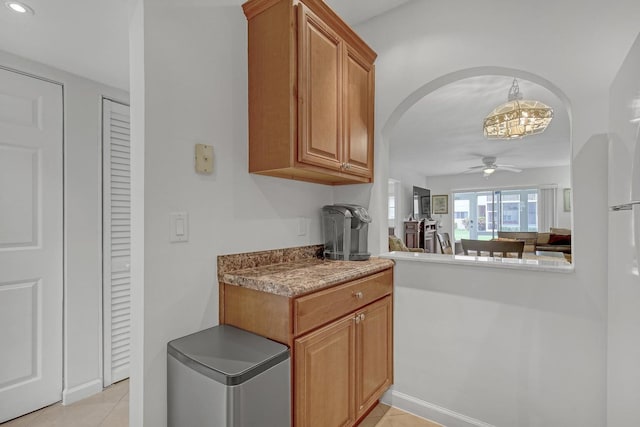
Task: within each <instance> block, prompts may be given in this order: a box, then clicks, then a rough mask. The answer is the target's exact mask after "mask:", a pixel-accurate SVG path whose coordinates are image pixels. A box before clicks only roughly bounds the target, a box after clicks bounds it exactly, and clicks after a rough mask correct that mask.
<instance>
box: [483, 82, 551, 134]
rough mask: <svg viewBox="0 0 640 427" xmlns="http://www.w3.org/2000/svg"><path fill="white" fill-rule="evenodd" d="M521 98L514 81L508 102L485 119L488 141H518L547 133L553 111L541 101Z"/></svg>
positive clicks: (516, 83)
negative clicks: (517, 139) (528, 136)
mask: <svg viewBox="0 0 640 427" xmlns="http://www.w3.org/2000/svg"><path fill="white" fill-rule="evenodd" d="M521 98H522V95H520V90H519V88H518V82H517V81H516V79H513V85H512V86H511V89H510V90H509V100H508V102H506V103H504V104H501V105H499V106H497V107H496V108H495V109H494V110H493V111H492V112H491V113H489V115H488V116H487V117H486V118H485V119H484V124H483V129H484V136H485V137H486V138H487V139H516V138H522V137H524V136H527V135H535V134H538V133H542V132H544V131H545V129H546V128H547V126H549V123H551V120H552V119H553V109H552V108H551V107H549V106H547V105H545V104H544V103H542V102H540V101H533V100H528V99H525V100H523V99H521Z"/></svg>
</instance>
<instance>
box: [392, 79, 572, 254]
mask: <svg viewBox="0 0 640 427" xmlns="http://www.w3.org/2000/svg"><path fill="white" fill-rule="evenodd" d="M514 78H515V79H517V80H518V83H519V85H520V88H521V89H522V93H523V95H524V98H525V99H536V100H540V101H542V102H544V103H546V104H547V105H550V106H551V107H552V108H553V109H554V119H553V121H552V124H551V125H550V126H549V128H548V129H547V130H546V131H545V132H544V133H542V134H539V135H531V136H526V137H524V138H522V139H518V140H508V141H505V140H490V141H489V140H487V139H486V138H485V137H484V135H483V132H482V120H483V119H484V117H485V116H486V115H487V114H488V113H489V112H490V111H491V110H493V108H494V107H495V106H497V105H499V104H501V103H504V102H506V101H507V93H508V91H509V88H510V85H511V82H512V80H513V79H514ZM382 136H383V138H384V141H385V143H386V144H387V146H388V147H389V178H390V179H393V180H396V181H400V182H401V185H400V187H401V190H400V194H397V195H396V197H399V198H401V200H402V203H401V205H402V206H406V207H407V209H406V210H404V211H403V212H399V213H397V214H396V215H401V216H402V217H403V218H404V219H407V220H417V221H424V222H423V223H421V224H420V226H419V228H420V230H422V231H421V235H420V237H419V238H418V239H417V241H419V242H421V245H420V247H422V248H424V249H425V251H426V252H436V253H440V252H441V250H440V247H439V245H438V244H437V243H435V244H434V243H433V240H435V241H436V242H437V239H436V238H435V237H436V236H437V235H438V234H444V233H446V234H448V235H449V236H450V239H451V241H452V244H453V243H454V241H455V243H457V244H456V245H454V252H457V253H462V249H463V248H462V247H461V240H463V239H472V240H503V239H506V238H507V237H504V236H507V235H509V236H510V237H509V238H518V239H525V238H526V239H527V244H526V245H525V252H529V259H532V258H533V259H542V258H549V259H550V258H553V257H557V258H558V260H559V261H560V260H562V261H565V260H566V261H568V262H571V260H572V258H571V252H572V251H571V241H570V240H571V234H572V233H571V229H572V213H571V203H570V201H571V190H570V189H571V158H572V154H571V105H570V102H569V100H568V98H567V96H566V95H565V94H564V92H563V91H562V90H560V88H558V87H557V86H556V85H554V84H553V83H552V82H550V81H548V80H546V79H544V78H542V77H540V76H538V75H535V74H532V73H529V72H526V71H522V70H516V69H510V68H504V67H476V68H470V69H465V70H460V71H456V72H453V73H449V74H446V75H444V76H441V77H439V78H437V79H434V80H432V81H430V82H428V83H426V84H424V85H422V86H421V87H419V88H418V89H416V90H415V91H414V92H413V93H411V94H410V95H409V96H407V97H406V98H405V99H404V100H403V101H402V102H400V104H398V106H397V107H396V108H395V110H394V111H393V113H392V114H391V115H390V117H389V119H388V120H387V121H386V123H385V124H384V126H383V129H382ZM490 163H491V164H493V165H496V166H497V169H496V168H487V167H486V166H487V165H488V164H490ZM488 169H489V173H487V172H486V171H487V170H488ZM491 169H493V170H491ZM483 172H484V173H483ZM494 172H495V173H494ZM414 187H418V188H424V189H427V190H430V195H431V203H430V205H431V206H432V208H431V209H432V210H431V212H429V213H428V214H426V215H425V214H424V213H423V212H419V213H416V212H414V211H413V210H412V207H413V206H418V205H419V204H418V203H412V202H411V198H412V197H413V194H414V192H415V190H414ZM434 196H437V197H434ZM434 203H435V206H434ZM427 224H428V225H429V226H428V227H427ZM398 228H399V227H396V229H398ZM400 228H401V229H400V230H397V231H396V233H395V234H396V236H397V237H400V238H402V239H403V240H405V241H406V240H407V238H408V237H407V236H406V235H405V230H404V229H403V228H402V227H400ZM427 229H429V230H432V232H427ZM508 233H522V234H518V235H513V234H508ZM558 235H563V236H567V237H566V238H564V239H560V240H559V238H558V237H557V236H558ZM440 237H442V236H440ZM425 239H427V242H426V243H425V241H424V240H425ZM429 239H433V240H432V243H431V245H429ZM412 240H416V239H415V238H414V239H412ZM557 241H560V242H561V244H560V243H555V242H557ZM456 248H457V251H456V250H455V249H456ZM552 252H555V253H552ZM477 254H478V255H480V253H477ZM482 255H485V254H482ZM549 259H547V260H549Z"/></svg>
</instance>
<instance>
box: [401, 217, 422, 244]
mask: <svg viewBox="0 0 640 427" xmlns="http://www.w3.org/2000/svg"><path fill="white" fill-rule="evenodd" d="M420 225H421V223H420V221H405V222H404V244H405V245H407V247H408V248H410V249H413V248H421V247H423V246H422V245H421V243H420V242H421V239H420Z"/></svg>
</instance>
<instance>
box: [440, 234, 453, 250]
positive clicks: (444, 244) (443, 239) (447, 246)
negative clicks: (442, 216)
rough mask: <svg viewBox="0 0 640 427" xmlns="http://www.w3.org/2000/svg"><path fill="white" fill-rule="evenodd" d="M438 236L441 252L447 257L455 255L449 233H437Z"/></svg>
mask: <svg viewBox="0 0 640 427" xmlns="http://www.w3.org/2000/svg"><path fill="white" fill-rule="evenodd" d="M436 235H437V236H438V243H439V244H440V252H441V253H443V254H445V255H453V248H452V247H451V238H450V237H449V233H437V234H436Z"/></svg>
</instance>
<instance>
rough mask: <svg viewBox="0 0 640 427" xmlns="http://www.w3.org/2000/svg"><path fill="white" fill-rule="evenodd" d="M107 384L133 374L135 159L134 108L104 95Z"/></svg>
mask: <svg viewBox="0 0 640 427" xmlns="http://www.w3.org/2000/svg"><path fill="white" fill-rule="evenodd" d="M102 127H103V138H102V147H103V151H102V152H103V156H102V159H103V168H102V169H103V191H102V206H103V280H102V283H103V293H104V310H103V313H104V315H103V322H104V386H105V387H106V386H108V385H110V384H112V383H114V382H116V381H120V380H122V379H124V378H127V377H128V376H129V354H130V336H131V332H130V330H131V273H130V263H131V169H130V168H131V163H130V119H129V107H128V106H126V105H123V104H120V103H117V102H113V101H110V100H107V99H105V100H103V121H102Z"/></svg>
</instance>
